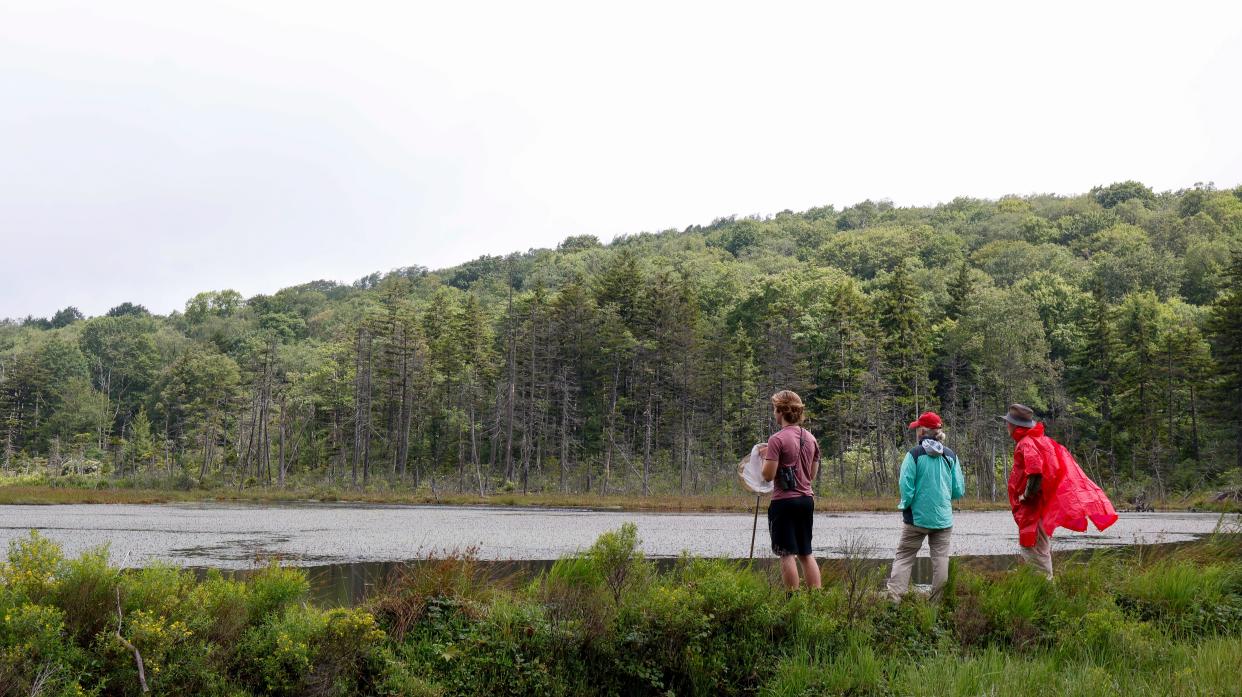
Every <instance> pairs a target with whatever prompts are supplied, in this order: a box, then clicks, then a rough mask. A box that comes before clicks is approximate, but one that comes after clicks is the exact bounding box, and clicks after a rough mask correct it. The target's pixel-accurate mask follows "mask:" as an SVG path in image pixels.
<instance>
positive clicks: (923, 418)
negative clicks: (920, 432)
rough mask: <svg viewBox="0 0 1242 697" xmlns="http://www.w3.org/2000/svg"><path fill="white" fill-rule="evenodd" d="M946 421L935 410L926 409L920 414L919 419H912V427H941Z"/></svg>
mask: <svg viewBox="0 0 1242 697" xmlns="http://www.w3.org/2000/svg"><path fill="white" fill-rule="evenodd" d="M943 425H944V422H943V421H941V420H940V415H939V414H937V413H936V412H934V411H925V412H923V413H922V415H920V416H919V420H918V421H911V422H910V428H918V427H919V426H922V427H923V428H940V427H941V426H943Z"/></svg>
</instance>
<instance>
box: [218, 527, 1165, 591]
mask: <svg viewBox="0 0 1242 697" xmlns="http://www.w3.org/2000/svg"><path fill="white" fill-rule="evenodd" d="M1184 544H1187V543H1181V542H1178V543H1167V544H1162V545H1159V547H1161V548H1164V549H1171V548H1174V547H1179V546H1181V545H1184ZM1135 549H1136V548H1134V547H1111V548H1109V549H1107V550H1069V551H1064V552H1053V558H1054V564H1061V563H1065V562H1067V561H1071V560H1078V561H1081V560H1084V559H1086V558H1089V557H1091V556H1093V555H1095V554H1126V553H1132V552H1133V550H1135ZM954 560H955V561H956V563H957V564H959V565H962V566H965V567H968V568H970V569H973V570H976V571H1003V570H1005V569H1009V568H1012V567H1014V566H1015V565H1016V564H1017V563H1018V557H1017V555H1014V554H1006V555H978V556H970V555H963V556H955V557H954ZM653 562H654V563H655V565H656V567H657V568H659V569H661V570H669V569H671V568H673V567H674V566H675V565H676V564H677V563H678V560H677V559H656V560H653ZM736 562H737V563H738V564H739V565H742V566H744V565H747V564H750V565H751V566H752V568H755V569H757V570H759V571H761V572H763V573H764V574H766V575H767V576H769V577H770V578H771V579H772V582H773V584H776V583H777V582H778V581H779V578H780V570H779V568H778V560H776V559H755V560H751V561H747V560H745V559H740V560H736ZM429 563H430V564H434V563H443V562H437V561H427V560H416V561H408V562H358V563H350V564H326V565H322V566H311V567H306V568H305V571H306V574H307V577H308V579H309V580H310V586H311V600H312V601H313V602H314V603H316V604H318V605H320V606H324V607H341V606H347V605H357V604H359V603H361V602H362V601H364V600H366V599H367V598H368V597H369V596H371V595H372V594H374V593H375V592H376V591H377V590H378V589H381V588H383V587H384V585H385V584H387V583H388V582H389V581H390V580H391V579H392V578H393V576H394V574H396V573H398V572H401V571H409V570H410V569H411V568H413V567H416V566H418V565H421V564H429ZM475 563H476V564H477V565H478V567H479V568H480V569H482V570H483V573H484V574H485V577H486V578H487V579H489V580H491V581H494V582H499V583H504V584H506V585H510V586H512V585H514V584H517V583H521V582H525V581H529V580H531V579H533V578H535V577H536V576H538V575H539V574H540V573H543V572H545V571H547V570H548V569H549V568H551V566H552V564H553V561H552V560H549V559H536V560H528V561H477V562H475ZM822 563H823V568H824V574H825V581H826V582H827V581H828V580H829V579H831V578H832V577H834V576H839V575H840V574H841V572H842V570H843V565H844V563H845V562H844V560H842V559H825V560H822ZM862 563H863V564H864V565H866V566H867V567H868V571H871V572H873V573H874V574H875V576H876V577H877V579H879V578H883V577H885V576H887V574H888V571H889V568H890V566H891V564H892V561H891V560H884V559H868V560H864V561H863V562H862ZM200 573H206V570H200ZM223 573H224V574H225V575H227V576H232V577H235V578H245V577H246V576H249V575H252V574H254V573H256V571H255V570H244V571H225V572H223ZM931 574H932V565H931V558H930V557H926V556H920V557H918V558H917V559H916V560H915V564H914V570H913V572H912V574H911V582H912V583H913V584H914V587H915V588H916V589H921V590H924V591H926V590H927V589H928V588H929V587H930V584H931Z"/></svg>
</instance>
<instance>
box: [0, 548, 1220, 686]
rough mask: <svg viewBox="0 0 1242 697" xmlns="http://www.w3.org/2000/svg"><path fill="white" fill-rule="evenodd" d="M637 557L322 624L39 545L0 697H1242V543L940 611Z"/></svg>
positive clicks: (10, 592) (463, 575)
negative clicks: (1241, 671)
mask: <svg viewBox="0 0 1242 697" xmlns="http://www.w3.org/2000/svg"><path fill="white" fill-rule="evenodd" d="M640 549H641V546H640V540H639V539H638V537H637V534H636V530H635V529H634V528H633V527H632V526H626V527H623V528H622V529H620V530H617V531H613V532H610V533H607V534H605V535H603V536H601V538H600V539H599V540H598V541H597V542H596V543H595V545H593V546H592V547H591V548H590V549H588V550H586V551H584V552H583V553H581V554H579V555H575V556H571V557H567V558H565V559H562V560H560V561H558V562H556V563H555V564H554V565H553V566H552V567H551V568H550V569H549V570H547V571H546V572H545V573H543V574H542V575H540V576H538V577H536V578H534V579H529V580H527V581H524V582H520V583H519V582H517V580H516V579H513V578H495V577H493V576H492V575H491V574H489V573H488V572H487V569H486V567H484V566H483V565H481V564H480V563H479V562H478V561H477V560H476V559H474V558H473V556H472V555H471V554H470V553H469V551H468V550H467V551H466V552H465V553H463V554H460V555H456V556H453V557H452V558H448V559H441V560H435V561H428V562H427V563H422V564H417V565H412V566H410V567H408V568H406V569H403V570H401V571H398V572H397V573H396V574H394V576H393V577H392V579H391V580H390V582H389V583H388V584H387V585H386V586H385V587H384V588H383V589H382V590H381V591H380V592H379V594H378V595H377V596H375V597H373V598H371V599H369V600H368V601H367V602H366V603H365V604H364V605H363V606H361V607H357V608H339V609H331V610H325V609H321V608H318V607H316V606H314V605H313V604H312V603H310V602H309V601H308V583H307V578H306V575H305V573H304V572H302V571H300V570H297V569H289V568H282V567H280V566H277V565H272V566H269V567H266V568H265V569H263V570H261V571H260V572H259V573H257V574H254V575H252V576H250V577H248V578H247V579H245V580H235V579H230V578H225V577H224V576H222V575H221V574H218V573H211V574H207V575H206V577H205V578H201V579H196V577H194V575H192V574H190V573H189V572H186V571H183V570H180V569H176V568H172V567H166V566H165V567H153V568H149V569H143V570H138V571H120V570H118V569H116V568H115V567H112V566H110V565H109V564H108V561H107V551H106V550H97V551H94V552H91V553H88V554H85V555H83V556H81V557H79V558H77V559H72V560H69V559H65V558H64V557H63V555H62V554H61V553H60V550H59V549H58V548H57V547H56V545H55V544H54V543H52V542H51V541H49V540H47V539H46V538H43V537H41V536H39V535H37V534H32V535H31V536H29V537H27V538H24V539H20V540H17V541H15V542H14V543H12V544H11V546H10V549H9V552H8V555H7V559H6V561H4V562H3V563H0V611H2V612H3V617H4V622H3V624H0V697H7V696H8V695H29V694H38V695H45V696H47V695H56V696H69V695H82V694H88V695H89V694H94V695H100V696H102V695H138V694H140V683H139V679H138V664H137V660H136V658H135V656H134V654H133V652H132V651H130V650H127V648H126V646H125V642H128V643H129V644H131V645H133V646H135V647H137V648H138V649H139V651H140V654H141V659H142V666H143V668H144V670H145V675H146V678H147V680H148V682H149V683H150V685H151V689H152V692H153V694H187V695H193V694H205V695H221V696H223V695H230V696H241V695H312V696H317V695H324V696H326V695H583V694H606V695H668V694H675V695H753V694H760V695H769V696H772V697H776V696H783V695H812V694H813V695H821V694H826V695H1104V694H1110V695H1111V694H1133V695H1170V694H1176V695H1227V694H1238V685H1239V682H1238V678H1237V674H1238V673H1237V670H1238V658H1239V656H1242V555H1240V554H1239V551H1242V536H1239V535H1238V534H1237V533H1232V532H1228V531H1223V530H1222V531H1221V532H1218V533H1217V534H1216V535H1214V536H1212V537H1210V538H1208V539H1206V540H1204V541H1202V542H1200V543H1197V544H1194V545H1190V546H1187V547H1182V548H1179V549H1177V550H1176V551H1173V552H1169V553H1163V554H1144V555H1126V554H1125V553H1118V552H1109V553H1107V554H1099V555H1091V556H1086V555H1082V556H1079V557H1077V558H1074V559H1071V560H1069V561H1067V562H1064V563H1062V564H1061V565H1060V567H1059V575H1058V577H1057V580H1056V581H1055V582H1049V581H1047V580H1046V579H1044V578H1043V577H1042V576H1040V575H1038V574H1035V573H1032V572H1031V571H1030V570H1027V569H1017V570H1013V571H1004V572H981V571H976V570H973V569H971V568H968V567H964V566H961V565H958V564H954V565H953V569H952V574H951V582H950V584H949V585H948V586H947V587H946V592H945V596H944V598H943V600H942V601H941V602H939V603H931V602H929V601H927V600H926V599H923V598H920V597H917V596H910V597H907V598H906V599H904V600H903V601H902V602H900V603H897V604H893V603H890V602H888V601H887V600H885V599H884V598H883V596H882V594H880V593H878V592H877V591H878V590H879V587H878V585H879V582H880V581H879V579H877V578H870V577H868V576H867V575H866V574H867V573H868V572H867V571H866V570H865V569H866V568H868V567H865V566H864V565H862V564H859V565H857V570H858V572H859V574H862V575H861V576H858V579H861V580H858V581H857V582H856V583H854V584H853V585H851V583H850V578H851V577H850V571H849V569H850V568H851V566H850V560H846V562H844V563H843V564H841V565H838V567H836V568H837V570H836V571H834V572H832V573H830V574H827V575H826V578H828V579H831V580H830V582H829V583H828V584H827V585H826V587H825V589H824V590H823V591H821V592H799V593H795V594H793V595H792V596H787V595H786V594H785V593H784V592H783V591H782V590H780V589H779V584H777V583H776V579H774V578H773V577H772V575H771V571H770V570H760V569H759V568H757V567H755V566H752V565H750V564H747V563H742V562H731V561H722V560H704V559H696V558H693V557H689V556H687V557H683V558H682V559H679V560H678V561H677V562H676V563H675V564H673V565H671V566H670V567H667V568H665V570H663V571H658V570H657V569H656V568H655V567H654V566H653V565H652V564H651V563H650V562H649V561H648V560H646V559H644V558H643V556H642V554H641V551H640ZM118 605H119V607H118ZM118 635H119V636H118ZM122 639H123V640H122Z"/></svg>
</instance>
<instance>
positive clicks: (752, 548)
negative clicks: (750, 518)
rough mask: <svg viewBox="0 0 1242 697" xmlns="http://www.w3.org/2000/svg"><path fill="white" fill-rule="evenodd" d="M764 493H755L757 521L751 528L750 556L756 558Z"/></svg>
mask: <svg viewBox="0 0 1242 697" xmlns="http://www.w3.org/2000/svg"><path fill="white" fill-rule="evenodd" d="M761 498H763V495H762V494H755V523H754V525H752V526H751V528H750V558H751V559H754V558H755V533H757V532H758V531H759V499H761Z"/></svg>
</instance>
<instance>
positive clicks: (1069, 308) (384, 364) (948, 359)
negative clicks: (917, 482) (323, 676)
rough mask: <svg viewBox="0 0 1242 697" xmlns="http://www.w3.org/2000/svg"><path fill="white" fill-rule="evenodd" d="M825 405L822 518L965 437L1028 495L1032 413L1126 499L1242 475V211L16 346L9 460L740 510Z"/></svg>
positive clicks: (650, 272) (208, 320)
mask: <svg viewBox="0 0 1242 697" xmlns="http://www.w3.org/2000/svg"><path fill="white" fill-rule="evenodd" d="M782 388H788V389H793V390H796V391H797V392H799V393H800V394H801V395H802V396H803V399H804V400H805V401H806V403H807V404H808V410H809V417H810V421H809V423H808V426H809V427H810V429H811V430H812V431H813V432H814V433H816V435H818V436H819V438H820V442H821V444H822V446H823V451H824V454H825V467H823V468H822V474H821V479H822V481H821V482H819V486H820V490H821V491H823V492H825V493H831V492H832V491H849V492H854V493H859V492H862V493H865V492H871V493H876V494H883V493H888V492H889V491H890V490H891V488H892V486H893V479H894V470H895V468H896V466H897V463H898V461H899V458H900V453H901V451H902V450H904V449H905V448H906V447H908V445H907V440H906V439H907V438H908V435H907V433H906V431H905V424H906V423H907V422H908V421H910V420H911V419H912V418H913V417H914V416H915V415H917V414H918V413H919V412H920V411H922V410H924V409H928V408H932V409H936V410H939V411H940V412H941V413H942V414H943V415H944V417H945V420H946V422H947V425H946V426H947V430H948V433H949V442H950V444H951V445H952V446H953V447H954V448H955V449H957V450H958V451H959V452H960V453H961V455H962V461H963V463H964V465H965V466H966V469H967V471H968V473H969V474H968V477H969V488H970V490H971V492H972V493H973V494H978V495H981V496H984V497H990V496H996V495H1001V494H1003V489H1004V471H1005V468H1006V466H1007V465H1006V463H1007V457H1008V453H1009V451H1010V450H1011V444H1010V443H1009V442H1008V439H1007V436H1006V434H1005V433H1004V430H1003V429H1002V428H1001V427H1000V424H999V422H998V421H997V420H996V419H995V414H998V413H1001V411H1002V410H1003V407H1004V405H1005V404H1006V403H1007V402H1012V401H1020V402H1024V403H1026V404H1029V405H1031V406H1033V407H1035V408H1036V409H1037V411H1038V412H1039V413H1040V414H1041V416H1042V417H1043V418H1045V419H1046V420H1047V421H1049V422H1050V428H1051V429H1052V431H1053V433H1054V434H1055V435H1056V436H1057V437H1058V438H1059V439H1061V440H1063V441H1065V442H1067V443H1069V444H1070V445H1071V446H1072V447H1073V448H1074V450H1075V452H1076V453H1077V454H1078V456H1079V459H1080V460H1081V461H1082V463H1083V465H1084V467H1086V468H1087V470H1088V471H1089V472H1090V473H1091V474H1092V475H1093V476H1094V477H1096V478H1097V479H1098V480H1100V481H1101V482H1102V483H1104V484H1105V485H1106V486H1109V487H1111V488H1112V490H1113V491H1114V492H1117V491H1119V490H1120V491H1122V492H1124V493H1126V494H1127V495H1128V494H1145V495H1148V496H1161V495H1166V494H1168V493H1171V492H1176V491H1181V490H1191V489H1202V488H1204V487H1208V486H1214V485H1217V484H1219V483H1221V481H1222V479H1228V480H1231V481H1236V480H1237V479H1238V478H1239V476H1240V474H1239V473H1240V472H1242V468H1240V466H1239V463H1240V462H1242V187H1239V188H1236V189H1233V190H1217V189H1216V188H1215V187H1213V186H1211V185H1206V186H1205V185H1197V186H1195V187H1194V188H1192V189H1187V190H1183V191H1177V192H1165V193H1154V192H1153V191H1152V190H1150V189H1149V188H1147V187H1145V186H1143V185H1142V184H1140V183H1137V182H1123V183H1118V184H1113V185H1110V186H1103V187H1097V188H1096V189H1093V190H1092V191H1091V192H1089V193H1087V194H1084V195H1080V196H1068V197H1066V196H1052V195H1039V196H1026V197H1018V196H1013V197H1006V198H1002V199H1000V200H999V201H988V200H979V199H969V198H959V199H956V200H954V201H952V202H950V203H946V204H943V205H939V206H936V207H933V208H899V207H895V206H893V205H892V204H891V203H890V202H887V201H880V202H873V201H864V202H862V203H859V204H857V205H854V206H850V207H848V208H845V209H844V210H836V209H834V208H833V207H831V206H828V207H823V208H814V209H811V210H807V211H804V212H801V213H793V212H790V211H784V212H781V213H779V214H776V215H774V216H771V217H765V218H760V217H749V218H725V219H719V220H716V221H715V222H713V223H712V224H711V225H707V226H692V227H690V228H687V229H686V230H682V231H677V230H669V231H665V232H660V233H643V234H637V235H628V236H624V237H621V238H618V239H617V240H615V241H614V242H612V243H611V244H608V245H603V244H601V243H600V241H599V240H598V239H597V238H596V237H594V236H591V235H578V236H574V237H570V238H568V239H566V240H565V241H564V242H563V243H562V244H561V245H560V246H558V247H557V248H556V249H554V250H553V249H538V250H531V251H528V252H526V253H522V254H512V255H510V256H507V257H482V258H479V259H477V260H475V261H472V262H469V263H466V264H463V265H461V266H458V267H454V268H450V269H445V270H441V271H428V270H427V269H424V268H420V267H407V268H402V269H398V270H395V271H392V272H390V273H387V274H378V273H377V274H372V275H371V276H368V277H366V278H363V279H360V280H359V281H357V282H355V283H354V284H352V285H339V284H336V283H332V282H326V281H317V282H312V283H307V284H304V285H300V286H295V287H292V288H286V289H284V290H281V291H279V292H277V293H275V294H273V295H258V296H255V297H252V298H248V299H247V298H243V297H242V296H241V295H239V294H238V293H237V292H235V291H231V290H224V291H215V292H206V293H200V294H199V295H196V296H195V297H193V298H191V299H190V300H189V301H188V302H187V303H186V306H185V310H184V312H174V313H172V314H170V315H168V316H166V317H164V316H155V315H151V314H150V313H148V312H147V311H146V310H145V309H144V308H143V307H142V306H141V305H136V304H131V303H126V304H124V305H121V306H118V307H116V308H113V309H112V310H111V311H110V312H108V313H107V315H106V316H103V317H94V318H85V317H83V316H82V314H81V313H80V312H78V311H77V310H76V309H75V308H73V307H69V308H66V309H64V310H62V311H60V312H58V313H56V315H55V316H54V317H52V318H50V319H41V318H26V319H25V320H20V321H7V322H5V323H2V324H0V428H2V429H3V431H2V432H0V437H2V438H3V443H0V448H2V449H3V452H2V453H0V461H2V464H3V465H4V467H6V468H10V469H31V468H32V467H41V466H47V467H49V468H51V470H52V471H53V472H55V471H70V470H81V469H83V468H85V469H96V468H98V469H99V470H102V471H103V472H104V473H112V474H116V475H122V476H124V475H130V474H142V473H161V474H171V475H173V476H175V477H179V478H182V479H183V480H187V481H188V480H190V479H196V480H204V481H208V482H215V483H217V484H224V483H228V484H231V485H244V484H246V483H251V484H254V483H258V484H267V483H272V484H288V483H289V482H291V481H293V482H300V483H309V482H316V483H317V482H332V483H347V484H357V485H364V484H379V483H383V485H384V486H431V487H434V488H451V489H460V490H464V491H481V492H483V493H487V492H490V491H496V490H500V489H503V490H513V489H517V490H543V491H548V490H563V491H574V492H598V493H601V494H604V493H608V494H617V493H635V494H646V493H654V492H659V493H673V492H677V493H683V494H694V493H701V492H708V491H722V490H724V489H725V488H727V487H731V486H732V485H733V484H732V479H733V475H732V471H733V466H734V464H735V462H736V460H737V458H738V456H739V455H740V454H741V453H743V452H745V451H747V450H748V449H749V448H750V446H751V444H753V443H754V442H756V441H757V440H760V439H762V438H765V437H766V435H767V434H768V433H769V431H770V429H771V428H772V423H771V414H770V408H769V406H768V402H767V397H768V396H769V395H770V394H772V393H773V392H774V391H776V390H778V389H782Z"/></svg>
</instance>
